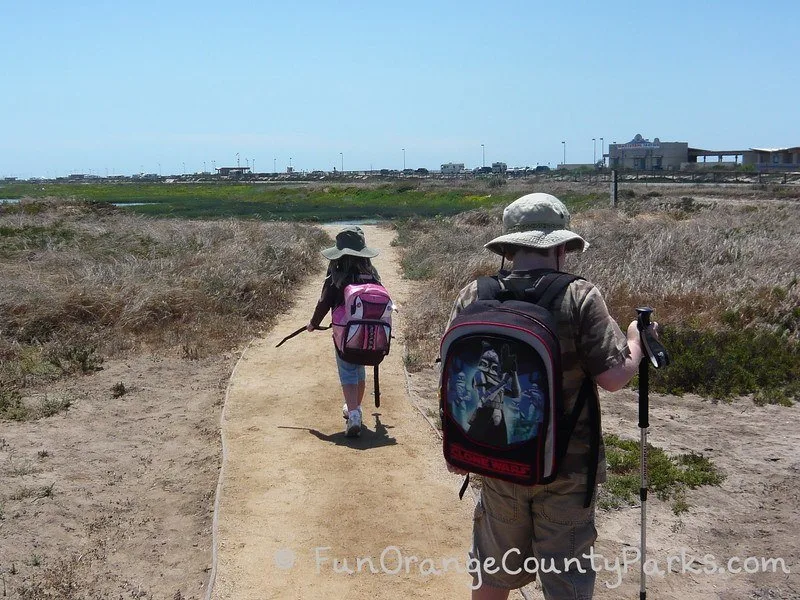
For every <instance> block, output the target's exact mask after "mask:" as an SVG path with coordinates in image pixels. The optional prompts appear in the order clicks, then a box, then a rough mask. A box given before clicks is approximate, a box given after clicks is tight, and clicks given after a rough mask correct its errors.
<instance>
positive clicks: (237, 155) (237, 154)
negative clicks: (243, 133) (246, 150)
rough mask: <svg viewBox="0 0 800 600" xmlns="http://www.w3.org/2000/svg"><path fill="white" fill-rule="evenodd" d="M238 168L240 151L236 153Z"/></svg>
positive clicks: (237, 166)
mask: <svg viewBox="0 0 800 600" xmlns="http://www.w3.org/2000/svg"><path fill="white" fill-rule="evenodd" d="M236 168H239V153H238V152H237V153H236Z"/></svg>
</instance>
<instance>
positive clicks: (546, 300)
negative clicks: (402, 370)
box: [439, 271, 599, 495]
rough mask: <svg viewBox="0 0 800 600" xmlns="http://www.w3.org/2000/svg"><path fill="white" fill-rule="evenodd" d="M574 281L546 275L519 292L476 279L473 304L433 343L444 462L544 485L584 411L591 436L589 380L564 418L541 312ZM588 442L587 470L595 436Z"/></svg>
mask: <svg viewBox="0 0 800 600" xmlns="http://www.w3.org/2000/svg"><path fill="white" fill-rule="evenodd" d="M576 279H580V278H579V277H577V276H575V275H570V274H567V273H560V272H557V271H547V272H544V274H542V273H539V274H538V281H536V283H535V285H533V286H532V287H530V288H528V289H525V290H524V291H516V290H512V289H510V288H509V287H507V286H506V285H505V284H504V282H503V280H502V279H499V278H497V277H482V278H480V279H479V280H478V300H477V301H475V302H473V303H472V304H470V305H469V306H467V307H466V308H465V309H464V310H463V311H462V312H461V313H460V314H459V315H458V316H456V317H455V318H454V319H453V321H452V322H451V324H450V326H449V327H448V329H447V331H446V332H445V334H444V336H443V337H442V341H441V355H440V356H441V361H442V364H441V367H442V370H441V378H440V389H439V393H440V396H439V399H440V415H441V420H442V432H443V450H444V457H445V460H447V462H448V463H450V464H451V465H453V466H455V467H458V468H461V469H463V470H465V471H467V472H471V473H478V474H481V475H486V476H489V477H494V478H497V479H502V480H505V481H509V482H512V483H518V484H521V485H536V484H544V483H549V482H551V481H553V480H554V479H555V477H556V475H557V474H558V467H559V463H560V461H561V459H562V457H563V455H564V454H565V452H566V448H567V443H568V441H569V437H570V435H571V433H572V430H573V429H574V428H575V424H576V423H577V421H578V418H579V417H580V415H581V412H582V411H583V409H584V407H585V406H586V404H588V405H589V407H590V408H589V410H590V414H591V416H592V418H593V420H594V421H595V422H596V423H597V427H593V430H597V431H598V432H599V412H598V411H599V407H598V405H597V399H596V394H595V391H594V386H593V385H592V384H591V380H590V379H589V378H588V377H587V379H586V380H585V381H584V384H583V386H582V388H581V392H580V394H579V397H578V401H577V402H576V403H575V406H574V409H573V410H572V411H571V413H570V414H565V413H564V406H563V398H562V392H561V386H562V369H561V348H560V343H559V340H558V332H557V329H556V320H555V318H554V316H553V315H552V314H551V313H550V311H549V308H550V304H552V302H553V301H554V300H555V299H556V298H557V297H561V296H560V294H561V292H562V291H563V290H564V289H565V288H566V287H567V286H568V285H569V284H570V283H571V282H572V281H574V280H576ZM593 438H596V439H593V440H592V453H593V455H594V456H593V458H592V460H593V461H594V464H595V466H596V464H597V454H598V447H599V433H597V434H595V433H593ZM594 471H596V468H595V469H591V468H590V470H589V473H590V477H593V474H594ZM466 483H467V481H465V484H464V487H462V490H461V495H463V492H464V490H465V489H466ZM590 483H591V485H590V489H593V487H594V482H593V481H591V482H590Z"/></svg>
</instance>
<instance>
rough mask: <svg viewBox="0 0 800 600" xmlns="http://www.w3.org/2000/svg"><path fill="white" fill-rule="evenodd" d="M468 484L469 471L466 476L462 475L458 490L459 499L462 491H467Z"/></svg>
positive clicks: (462, 496)
mask: <svg viewBox="0 0 800 600" xmlns="http://www.w3.org/2000/svg"><path fill="white" fill-rule="evenodd" d="M468 485H469V473H467V476H466V477H464V483H463V484H461V489H460V490H458V499H459V500H461V499H463V498H464V493H465V492H466V491H467V486H468Z"/></svg>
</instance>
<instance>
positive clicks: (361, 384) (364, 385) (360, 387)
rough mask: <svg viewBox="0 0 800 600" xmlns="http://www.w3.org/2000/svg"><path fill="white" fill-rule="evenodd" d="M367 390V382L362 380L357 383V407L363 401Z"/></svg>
mask: <svg viewBox="0 0 800 600" xmlns="http://www.w3.org/2000/svg"><path fill="white" fill-rule="evenodd" d="M366 389H367V382H366V381H364V380H363V379H362V380H361V381H359V382H358V405H359V406H361V403H362V402H363V401H364V392H365V391H366Z"/></svg>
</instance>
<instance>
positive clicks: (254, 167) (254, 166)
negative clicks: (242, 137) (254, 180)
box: [250, 158, 256, 173]
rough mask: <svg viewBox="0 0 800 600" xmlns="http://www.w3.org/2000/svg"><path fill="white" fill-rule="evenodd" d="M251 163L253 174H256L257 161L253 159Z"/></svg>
mask: <svg viewBox="0 0 800 600" xmlns="http://www.w3.org/2000/svg"><path fill="white" fill-rule="evenodd" d="M250 162H251V163H252V164H253V173H255V172H256V159H255V158H251V159H250Z"/></svg>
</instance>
